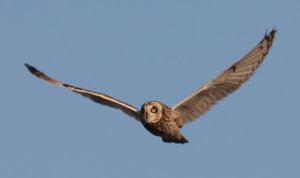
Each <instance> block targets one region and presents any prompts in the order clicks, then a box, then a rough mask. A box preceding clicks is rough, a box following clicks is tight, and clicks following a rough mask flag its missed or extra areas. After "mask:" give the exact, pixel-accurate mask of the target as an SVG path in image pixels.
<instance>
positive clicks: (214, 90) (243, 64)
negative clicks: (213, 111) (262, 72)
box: [172, 29, 276, 127]
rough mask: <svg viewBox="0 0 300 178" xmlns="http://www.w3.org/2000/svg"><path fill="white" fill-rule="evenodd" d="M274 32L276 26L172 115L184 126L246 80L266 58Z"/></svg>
mask: <svg viewBox="0 0 300 178" xmlns="http://www.w3.org/2000/svg"><path fill="white" fill-rule="evenodd" d="M275 33H276V29H273V30H272V31H271V32H270V33H269V34H266V35H265V36H264V38H263V39H262V40H261V41H260V42H259V43H258V44H257V45H256V47H254V48H253V49H252V50H251V51H250V52H249V53H248V54H246V55H245V56H244V57H243V58H242V59H241V60H239V61H238V62H236V63H234V64H233V65H232V66H231V67H229V68H228V69H226V70H225V71H224V72H223V73H221V74H220V75H218V76H217V77H216V78H214V79H213V80H211V81H209V82H208V83H207V84H205V85H204V86H203V87H201V88H200V89H199V90H197V91H196V92H195V93H194V94H192V95H191V96H189V97H187V98H186V99H184V100H183V101H181V102H180V103H178V104H177V105H176V106H174V107H173V108H172V115H173V118H174V120H175V122H176V123H177V124H178V125H179V126H180V127H182V126H183V125H184V124H185V123H187V122H190V121H193V120H195V119H197V118H199V117H200V116H201V115H203V114H205V113H206V112H207V111H208V110H209V109H210V108H211V107H212V106H214V105H215V104H216V103H217V102H218V101H220V100H222V99H223V98H224V97H226V96H228V95H229V94H231V93H232V92H234V91H235V90H237V89H238V88H239V87H240V86H241V85H242V84H243V83H245V82H246V81H247V80H248V79H249V78H250V77H251V76H252V75H253V74H254V73H255V71H256V69H257V68H258V67H259V66H260V64H261V63H262V62H263V60H264V59H265V57H266V55H267V54H268V52H269V50H270V48H271V46H272V43H273V40H274V38H275Z"/></svg>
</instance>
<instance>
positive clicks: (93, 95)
mask: <svg viewBox="0 0 300 178" xmlns="http://www.w3.org/2000/svg"><path fill="white" fill-rule="evenodd" d="M25 66H26V67H27V68H28V70H29V71H30V72H31V73H32V74H33V75H35V76H37V77H38V78H40V79H42V80H45V81H47V82H49V83H52V84H54V85H57V86H60V87H64V88H67V89H69V90H72V91H74V92H75V93H79V94H81V95H82V96H85V97H87V98H90V99H91V100H93V101H95V102H96V103H99V104H103V105H106V106H110V107H113V108H116V109H120V110H122V111H123V112H124V113H126V114H128V115H129V116H131V117H134V118H135V119H136V120H138V121H140V118H139V111H138V109H136V108H135V107H133V106H131V105H129V104H127V103H124V102H122V101H120V100H117V99H115V98H112V97H110V96H108V95H105V94H103V93H97V92H93V91H90V90H86V89H82V88H78V87H75V86H72V85H68V84H65V83H61V82H59V81H57V80H55V79H52V78H50V77H49V76H47V75H46V74H44V73H43V72H41V71H39V70H37V69H36V68H34V67H32V66H30V65H29V64H25Z"/></svg>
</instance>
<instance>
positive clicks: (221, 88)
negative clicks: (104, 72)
mask: <svg viewBox="0 0 300 178" xmlns="http://www.w3.org/2000/svg"><path fill="white" fill-rule="evenodd" d="M275 33H276V29H273V30H272V31H271V32H270V33H268V34H267V33H266V34H265V36H264V37H263V39H262V40H261V41H260V42H259V43H258V44H257V45H256V46H255V47H254V48H253V49H252V50H251V51H250V52H249V53H248V54H246V55H245V56H244V57H243V58H242V59H240V60H239V61H237V62H236V63H234V64H233V65H231V66H230V67H229V68H228V69H226V70H225V71H224V72H222V73H221V74H220V75H218V76H217V77H215V78H214V79H212V80H211V81H209V82H208V83H206V84H205V85H204V86H202V87H201V88H200V89H198V90H197V91H195V93H193V94H192V95H190V96H189V97H187V98H185V99H184V100H182V101H181V102H179V103H178V104H177V105H175V106H174V107H168V106H167V105H165V104H163V103H161V102H158V101H150V102H146V103H144V104H143V105H142V107H141V109H140V110H139V109H137V108H135V107H134V106H131V105H129V104H127V103H125V102H123V101H120V100H117V99H115V98H113V97H111V96H108V95H106V94H103V93H98V92H94V91H90V90H86V89H83V88H79V87H75V86H72V85H69V84H65V83H62V82H59V81H57V80H55V79H53V78H51V77H49V76H47V75H46V74H44V73H43V72H41V71H39V70H38V69H36V68H34V67H32V66H30V65H29V64H25V66H26V67H27V68H28V70H29V71H30V72H31V73H32V74H33V75H35V76H37V77H38V78H40V79H43V80H45V81H47V82H50V83H52V84H54V85H57V86H60V87H64V88H67V89H69V90H72V91H74V92H76V93H78V94H81V95H82V96H85V97H87V98H90V99H91V100H93V101H95V102H97V103H100V104H103V105H107V106H110V107H113V108H116V109H120V110H121V111H123V112H124V113H126V114H128V115H129V116H131V117H133V118H135V119H136V120H137V121H139V122H141V123H142V124H143V126H144V127H145V128H146V129H147V130H148V131H149V132H151V133H152V134H154V135H156V136H159V137H161V138H162V141H164V142H168V143H170V142H174V143H182V144H183V143H188V141H187V139H185V138H184V136H183V135H182V134H181V133H180V128H181V127H183V125H184V124H186V123H188V122H191V121H194V120H196V119H197V118H199V117H200V116H202V115H203V114H205V113H206V112H207V111H208V110H209V109H210V108H211V107H212V106H213V105H215V104H216V103H217V102H218V101H220V100H221V99H223V98H224V97H226V96H227V95H229V94H231V93H232V92H234V91H235V90H237V89H238V88H239V87H240V86H241V85H242V84H243V83H244V82H245V81H247V79H249V78H250V77H251V76H252V75H253V74H254V72H255V71H256V69H257V68H258V67H259V66H260V64H261V63H262V62H263V60H264V59H265V57H266V55H267V54H268V52H269V50H270V48H271V46H272V43H273V40H274V38H275Z"/></svg>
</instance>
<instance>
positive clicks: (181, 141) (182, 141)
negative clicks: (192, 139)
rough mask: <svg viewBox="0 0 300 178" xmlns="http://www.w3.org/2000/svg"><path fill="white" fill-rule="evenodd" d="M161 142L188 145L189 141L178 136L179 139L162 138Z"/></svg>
mask: <svg viewBox="0 0 300 178" xmlns="http://www.w3.org/2000/svg"><path fill="white" fill-rule="evenodd" d="M162 141H163V142H166V143H180V144H185V143H189V141H188V140H187V139H186V138H184V136H183V135H180V137H179V138H174V137H173V138H162Z"/></svg>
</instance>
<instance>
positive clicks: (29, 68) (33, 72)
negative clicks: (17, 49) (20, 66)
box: [24, 63, 40, 76]
mask: <svg viewBox="0 0 300 178" xmlns="http://www.w3.org/2000/svg"><path fill="white" fill-rule="evenodd" d="M24 65H25V67H26V68H27V69H28V70H29V72H30V73H31V74H33V75H36V76H39V75H40V71H38V70H37V69H36V68H35V67H33V66H31V65H29V64H28V63H25V64H24Z"/></svg>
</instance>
